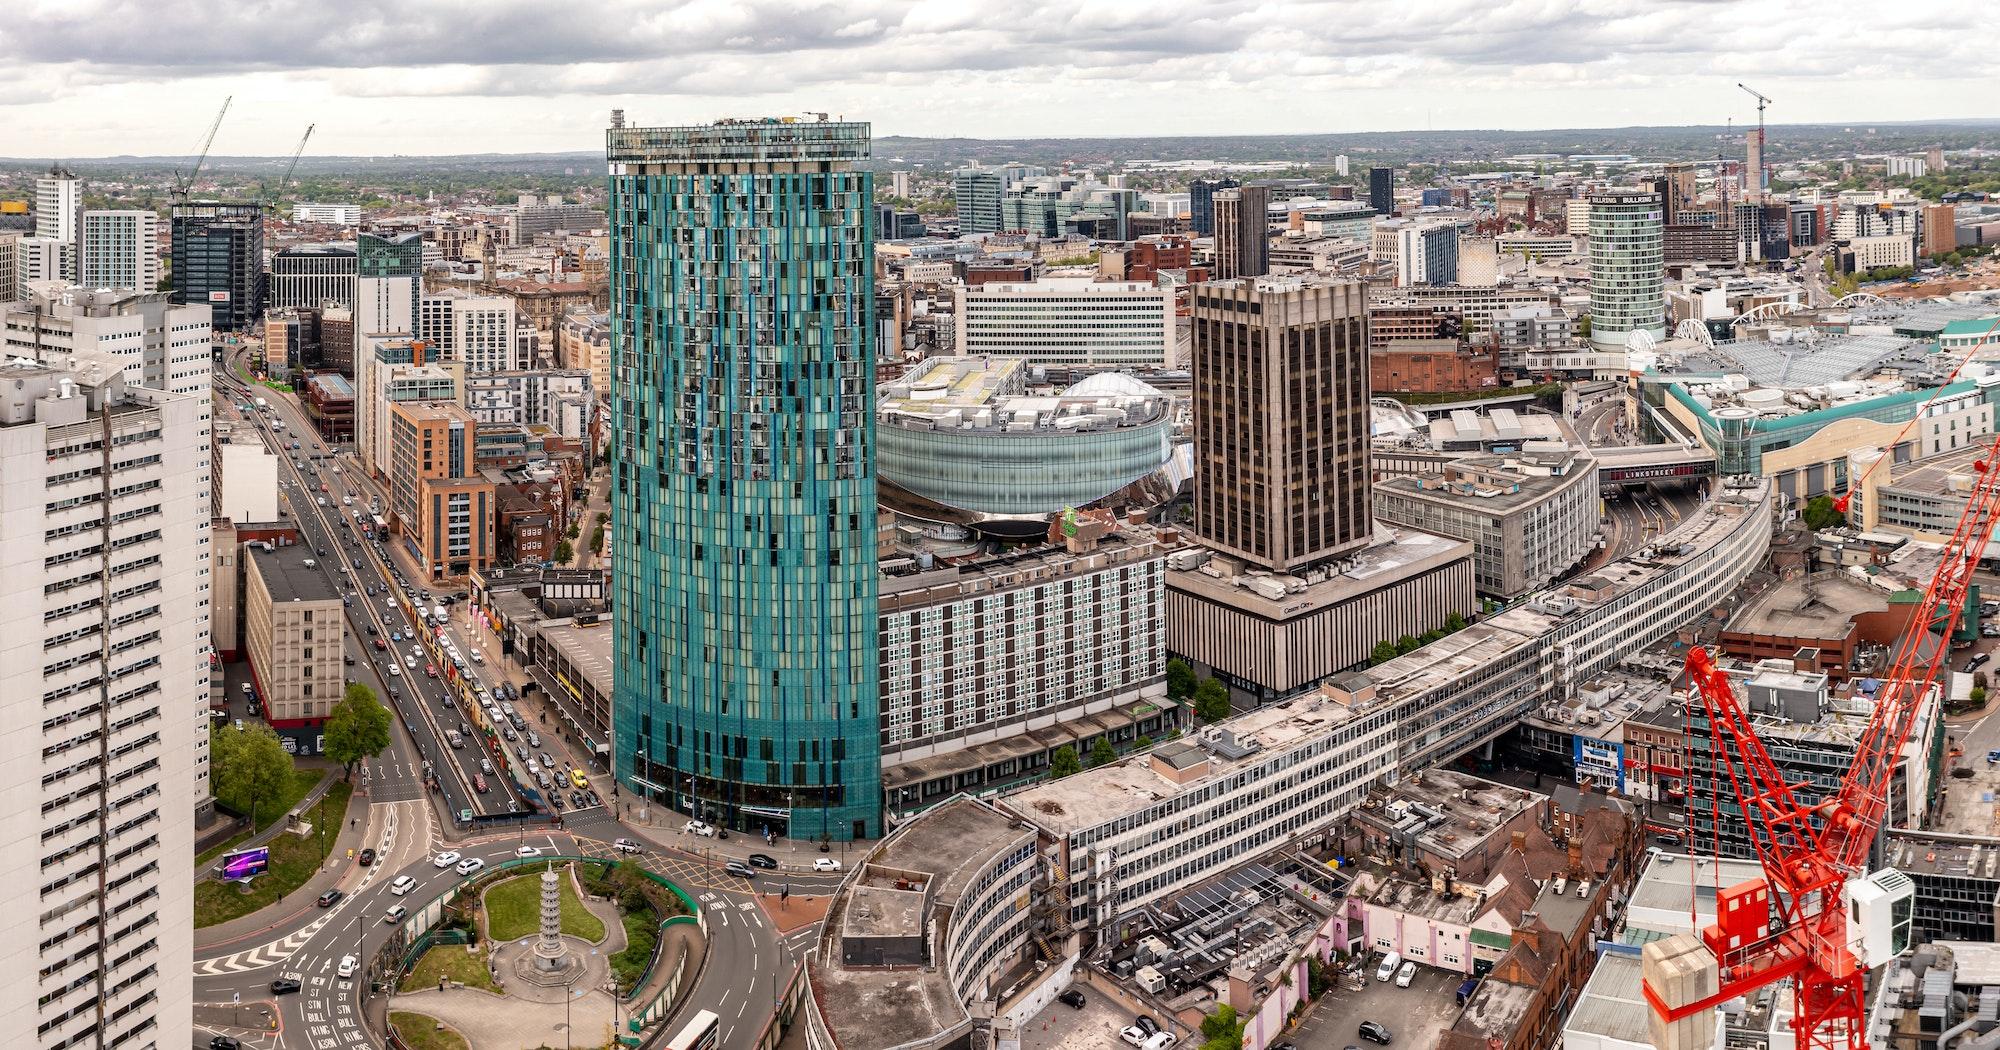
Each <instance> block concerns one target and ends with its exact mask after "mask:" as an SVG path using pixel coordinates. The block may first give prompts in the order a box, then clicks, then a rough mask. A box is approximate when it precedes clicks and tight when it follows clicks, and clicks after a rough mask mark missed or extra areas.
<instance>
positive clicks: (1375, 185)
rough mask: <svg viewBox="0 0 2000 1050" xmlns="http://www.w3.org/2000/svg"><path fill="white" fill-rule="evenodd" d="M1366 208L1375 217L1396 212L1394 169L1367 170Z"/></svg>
mask: <svg viewBox="0 0 2000 1050" xmlns="http://www.w3.org/2000/svg"><path fill="white" fill-rule="evenodd" d="M1368 206H1369V207H1371V208H1373V209H1375V214H1377V215H1388V214H1390V213H1392V212H1394V211H1395V210H1396V169H1394V168H1369V169H1368Z"/></svg>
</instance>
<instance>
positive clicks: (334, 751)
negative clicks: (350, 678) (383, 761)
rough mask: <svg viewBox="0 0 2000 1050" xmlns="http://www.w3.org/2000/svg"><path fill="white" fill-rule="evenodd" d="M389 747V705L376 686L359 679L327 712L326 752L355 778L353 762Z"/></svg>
mask: <svg viewBox="0 0 2000 1050" xmlns="http://www.w3.org/2000/svg"><path fill="white" fill-rule="evenodd" d="M388 749H389V709H388V708H386V707H383V706H382V701H380V700H377V699H376V698H375V690H373V689H370V688H368V687H367V686H365V685H362V684H361V683H360V682H356V683H354V684H353V685H350V686H348V687H347V695H346V696H345V697H342V698H341V701H340V702H339V703H337V704H335V705H333V710H332V711H330V712H328V713H327V716H326V756H327V757H328V758H331V759H333V760H334V761H335V762H338V763H340V765H341V769H342V771H343V775H344V777H345V778H346V779H348V780H353V779H354V763H356V762H359V761H361V760H362V759H364V758H370V757H373V756H375V755H379V754H381V753H382V752H384V751H387V750H388Z"/></svg>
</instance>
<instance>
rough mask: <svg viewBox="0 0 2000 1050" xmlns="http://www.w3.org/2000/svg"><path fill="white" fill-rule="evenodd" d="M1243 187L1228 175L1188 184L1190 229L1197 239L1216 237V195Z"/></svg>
mask: <svg viewBox="0 0 2000 1050" xmlns="http://www.w3.org/2000/svg"><path fill="white" fill-rule="evenodd" d="M1241 185H1243V184H1242V183H1241V182H1238V181H1236V180H1235V179H1232V178H1230V177H1228V176H1227V175H1224V176H1220V177H1218V178H1212V179H1195V180H1194V181H1192V182H1189V183H1188V228H1189V229H1190V230H1193V231H1194V235H1195V236H1197V237H1213V236H1215V195H1216V193H1218V192H1219V191H1222V190H1233V189H1235V188H1236V187H1238V186H1241Z"/></svg>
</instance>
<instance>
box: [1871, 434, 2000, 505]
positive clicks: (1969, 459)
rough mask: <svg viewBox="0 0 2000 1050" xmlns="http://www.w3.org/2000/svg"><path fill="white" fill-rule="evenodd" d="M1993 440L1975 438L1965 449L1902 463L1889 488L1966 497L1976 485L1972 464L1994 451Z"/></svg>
mask: <svg viewBox="0 0 2000 1050" xmlns="http://www.w3.org/2000/svg"><path fill="white" fill-rule="evenodd" d="M1992 448H1993V445H1992V443H1991V442H1989V441H1978V440H1974V441H1972V443H1970V444H1968V445H1966V446H1965V447H1964V448H1956V449H1953V450H1951V451H1950V452H1941V453H1939V454H1937V455H1935V456H1926V457H1924V458H1923V459H1920V460H1917V461H1915V462H1912V463H1898V464H1896V466H1895V468H1894V471H1895V473H1894V476H1893V478H1892V479H1891V480H1889V481H1888V482H1886V483H1884V484H1883V486H1882V487H1883V488H1885V489H1896V490H1898V491H1902V492H1920V493H1923V494H1924V495H1927V496H1937V495H1955V496H1964V495H1966V494H1967V490H1968V489H1969V488H1971V486H1972V478H1973V471H1972V463H1973V461H1974V460H1976V459H1979V458H1980V457H1981V456H1984V455H1985V454H1986V453H1987V452H1990V451H1992ZM1961 482H1963V484H1961Z"/></svg>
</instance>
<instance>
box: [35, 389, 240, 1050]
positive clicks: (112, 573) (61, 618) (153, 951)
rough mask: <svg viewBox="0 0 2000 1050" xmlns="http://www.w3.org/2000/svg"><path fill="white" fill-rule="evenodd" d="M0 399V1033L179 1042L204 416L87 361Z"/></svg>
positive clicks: (199, 673) (205, 671)
mask: <svg viewBox="0 0 2000 1050" xmlns="http://www.w3.org/2000/svg"><path fill="white" fill-rule="evenodd" d="M0 389H4V391H5V393H4V395H0V602H4V603H5V604H6V607H7V608H9V609H12V610H14V615H13V616H12V617H11V618H10V619H9V624H10V627H9V629H8V630H7V631H5V632H0V709H4V711H5V714H4V718H0V724H4V725H6V726H7V727H8V731H7V732H5V733H0V827H4V828H5V829H6V831H7V836H6V837H7V841H8V842H9V843H10V844H11V847H12V848H10V849H8V850H7V851H6V852H5V854H4V856H0V879H4V880H5V883H6V884H7V885H9V886H12V887H13V890H12V897H11V904H12V906H11V907H9V908H8V909H7V915H8V918H7V919H6V920H4V926H5V930H6V936H5V938H4V939H0V955H4V957H5V958H7V959H10V960H12V961H11V962H9V963H7V965H6V970H7V972H8V973H9V974H11V975H12V978H13V979H12V980H9V981H7V982H6V983H5V984H4V986H0V1031H4V1032H6V1033H8V1037H7V1043H8V1045H9V1046H16V1047H38V1048H44V1050H57V1048H72V1047H76V1048H81V1047H98V1046H121V1047H122V1046H131V1047H144V1046H167V1045H177V1044H178V1042H179V1040H181V1039H185V1038H187V1033H188V1032H189V1031H190V1030H191V1027H192V1024H193V1017H192V999H193V975H192V971H191V970H190V969H189V967H188V960H189V959H190V958H192V957H193V954H194V936H193V934H194V930H193V901H192V894H193V880H192V879H191V878H190V876H189V873H188V866H187V865H188V858H189V857H190V856H192V855H193V852H194V817H195V809H196V806H197V805H198V804H199V803H201V802H202V800H203V799H204V798H205V797H206V796H207V794H208V787H207V777H208V770H207V760H208V755H207V722H208V701H209V611H210V610H209V598H210V594H209V580H208V567H209V546H208V544H209V499H208V439H207V436H206V430H207V423H206V419H205V417H206V414H207V409H206V405H205V403H204V400H205V399H201V398H195V397H187V396H180V395H175V394H169V393H163V392H159V391H153V390H144V389H137V388H133V387H131V386H129V385H128V384H127V383H126V382H125V377H124V374H123V371H122V369H121V368H120V366H119V365H118V364H117V363H115V362H112V361H108V360H105V359H102V358H95V357H89V356H87V355H86V356H85V357H84V359H83V360H82V361H80V362H71V363H68V364H65V365H63V366H59V367H58V366H52V365H50V364H14V365H9V366H6V367H5V368H4V370H0ZM36 610H38V611H39V615H37V614H36V613H35V612H34V611H36Z"/></svg>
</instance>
